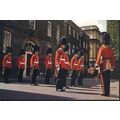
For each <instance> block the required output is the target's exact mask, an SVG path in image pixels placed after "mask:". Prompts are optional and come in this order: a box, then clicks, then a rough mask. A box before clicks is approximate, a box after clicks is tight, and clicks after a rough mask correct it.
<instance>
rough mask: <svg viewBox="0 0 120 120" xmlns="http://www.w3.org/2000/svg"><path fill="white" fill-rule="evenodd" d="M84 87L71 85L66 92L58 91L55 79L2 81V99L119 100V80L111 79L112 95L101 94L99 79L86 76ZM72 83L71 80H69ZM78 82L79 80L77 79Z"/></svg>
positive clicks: (0, 88)
mask: <svg viewBox="0 0 120 120" xmlns="http://www.w3.org/2000/svg"><path fill="white" fill-rule="evenodd" d="M83 83H84V86H83V87H69V89H66V91H65V92H58V91H56V87H55V84H54V80H53V79H51V84H48V85H46V84H44V80H39V85H38V86H32V85H30V81H27V80H26V81H25V82H24V83H18V82H16V81H14V80H13V81H12V82H11V83H9V84H5V83H3V82H0V100H1V101H76V100H114V101H117V100H119V80H111V90H110V96H109V97H105V96H101V84H100V80H99V79H93V78H85V79H84V81H83ZM67 84H68V85H70V80H67ZM76 84H77V81H76Z"/></svg>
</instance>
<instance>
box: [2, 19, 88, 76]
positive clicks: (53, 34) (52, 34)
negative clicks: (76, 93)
mask: <svg viewBox="0 0 120 120" xmlns="http://www.w3.org/2000/svg"><path fill="white" fill-rule="evenodd" d="M61 36H65V37H66V38H67V43H68V45H70V51H69V53H70V56H72V49H73V48H76V47H78V48H81V49H83V47H85V50H86V51H87V49H88V48H89V46H88V45H89V44H88V42H89V40H88V39H89V37H88V36H87V35H86V34H85V33H84V32H83V31H82V30H81V29H80V28H79V27H78V26H77V25H76V24H75V23H74V22H73V21H71V20H1V21H0V51H3V52H4V51H5V49H6V47H7V46H11V47H12V48H13V55H12V58H13V72H14V75H13V76H14V77H16V75H17V72H16V71H17V67H16V64H17V58H18V55H19V50H20V48H25V49H26V69H25V71H24V77H26V76H29V73H30V68H29V60H30V57H31V55H32V52H33V46H34V45H39V46H40V70H41V72H44V71H45V68H44V59H45V56H46V49H47V45H48V44H49V45H51V46H52V48H53V51H54V53H55V51H56V49H57V41H58V40H59V38H60V37H61ZM81 36H82V37H81ZM81 38H82V39H81ZM83 44H84V46H83ZM54 53H53V55H54ZM88 57H89V55H88V53H87V52H86V54H85V58H86V63H89V62H88ZM53 60H54V59H53Z"/></svg>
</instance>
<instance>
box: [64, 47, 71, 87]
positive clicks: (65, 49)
mask: <svg viewBox="0 0 120 120" xmlns="http://www.w3.org/2000/svg"><path fill="white" fill-rule="evenodd" d="M68 51H69V45H67V46H66V47H65V48H64V52H65V65H64V66H65V78H64V87H65V88H69V87H68V86H67V85H66V82H67V76H68V71H69V69H70V62H69V53H68Z"/></svg>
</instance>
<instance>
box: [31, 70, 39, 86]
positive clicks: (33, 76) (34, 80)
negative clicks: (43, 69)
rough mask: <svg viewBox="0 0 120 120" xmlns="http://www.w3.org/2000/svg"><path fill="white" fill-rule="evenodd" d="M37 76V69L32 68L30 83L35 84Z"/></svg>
mask: <svg viewBox="0 0 120 120" xmlns="http://www.w3.org/2000/svg"><path fill="white" fill-rule="evenodd" d="M37 76H38V69H34V70H33V75H32V84H36V78H37Z"/></svg>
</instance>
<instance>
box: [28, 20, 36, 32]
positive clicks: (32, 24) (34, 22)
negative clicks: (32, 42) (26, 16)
mask: <svg viewBox="0 0 120 120" xmlns="http://www.w3.org/2000/svg"><path fill="white" fill-rule="evenodd" d="M29 28H30V29H33V30H35V29H36V21H35V20H29Z"/></svg>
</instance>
